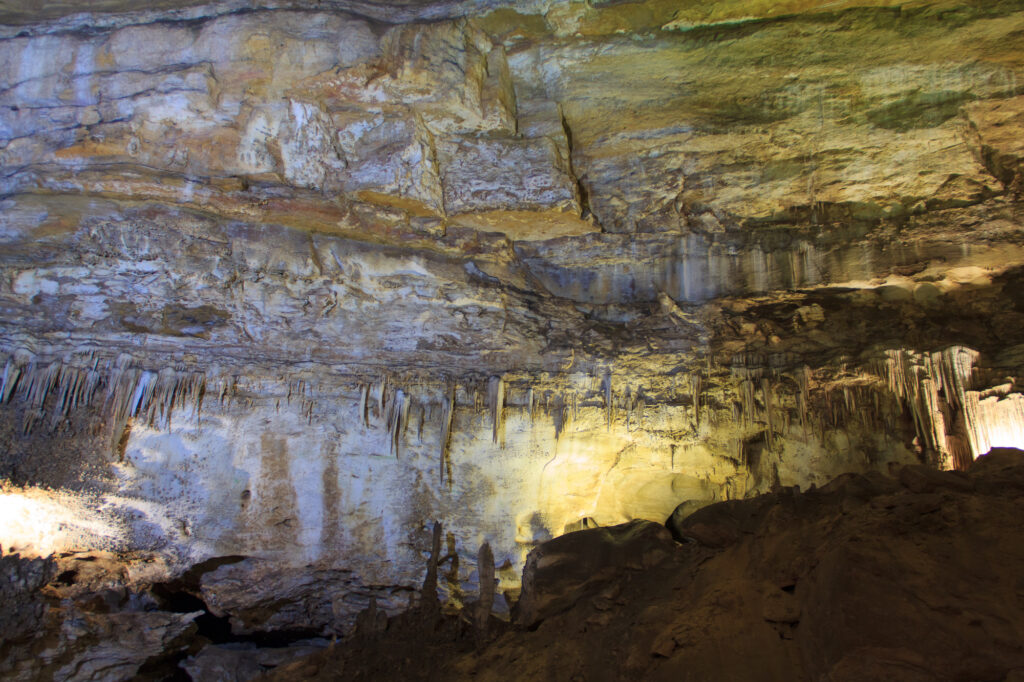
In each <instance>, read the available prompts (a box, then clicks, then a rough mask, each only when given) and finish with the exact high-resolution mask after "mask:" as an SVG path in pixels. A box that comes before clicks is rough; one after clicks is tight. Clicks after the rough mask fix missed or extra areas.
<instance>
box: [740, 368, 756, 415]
mask: <svg viewBox="0 0 1024 682" xmlns="http://www.w3.org/2000/svg"><path fill="white" fill-rule="evenodd" d="M740 398H741V400H742V404H743V423H744V424H747V425H750V424H753V423H754V407H755V404H756V403H755V402H754V382H753V381H751V380H750V379H744V380H743V381H742V382H741V383H740Z"/></svg>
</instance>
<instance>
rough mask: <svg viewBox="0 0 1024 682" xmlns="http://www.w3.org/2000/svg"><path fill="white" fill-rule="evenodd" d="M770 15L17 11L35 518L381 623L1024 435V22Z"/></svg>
mask: <svg viewBox="0 0 1024 682" xmlns="http://www.w3.org/2000/svg"><path fill="white" fill-rule="evenodd" d="M766 7H767V4H765V3H754V2H749V1H746V0H734V1H730V2H723V3H714V4H713V6H708V5H707V4H706V3H703V4H702V3H683V5H680V4H679V3H677V2H672V3H669V2H664V1H662V0H646V1H644V2H631V3H625V4H616V3H576V2H558V3H526V2H516V3H499V2H491V1H490V0H486V1H485V0H473V1H467V2H459V3H456V2H418V1H417V2H401V1H399V2H392V3H372V4H366V3H354V2H343V1H341V0H339V1H337V2H333V1H332V2H326V1H325V2H320V3H315V4H310V3H304V2H298V1H295V2H292V1H286V0H282V1H280V2H278V1H276V0H275V1H274V2H269V1H266V2H264V1H263V0H260V1H259V2H248V1H247V0H227V1H225V2H213V3H207V4H197V3H191V2H184V1H181V2H179V1H177V0H167V1H166V2H163V1H160V2H153V3H149V4H148V5H147V8H145V9H140V8H138V7H136V6H134V5H133V6H132V7H128V6H127V5H126V4H125V3H121V2H119V1H118V0H104V1H103V2H98V3H94V4H92V5H90V8H91V11H90V12H86V13H77V14H72V13H71V9H72V7H71V5H70V4H68V3H64V2H61V1H59V0H52V1H51V0H46V2H43V3H41V4H38V6H37V7H36V9H35V12H36V13H35V14H33V13H31V12H29V11H28V10H26V9H25V8H23V7H21V6H17V7H15V6H14V4H12V3H4V2H0V20H2V21H5V22H7V23H6V24H4V25H2V26H0V367H2V368H3V369H2V374H0V477H2V478H3V488H2V489H0V504H2V505H3V506H2V508H0V512H2V513H0V517H2V518H3V521H0V524H3V525H0V544H3V545H4V549H5V550H9V549H10V548H11V547H13V548H14V549H16V550H20V551H22V552H24V553H26V554H32V553H34V554H41V555H45V554H49V553H51V552H57V553H60V552H68V551H74V550H81V549H84V548H87V549H93V550H105V551H112V552H113V551H117V552H129V553H140V554H139V555H140V556H141V555H144V556H147V557H159V561H157V560H155V559H154V562H153V563H152V564H151V565H150V564H146V565H148V566H150V568H148V569H146V571H148V572H147V573H146V575H147V576H149V579H151V580H152V581H172V580H176V579H182V576H184V575H186V573H188V571H189V570H190V568H192V567H194V566H197V565H203V563H204V562H206V561H208V560H219V559H222V558H225V557H234V558H237V559H238V561H236V562H235V563H232V564H224V565H222V566H221V567H220V568H218V569H217V570H215V571H211V572H208V573H206V574H204V576H203V580H202V584H201V586H200V585H198V584H197V585H194V586H192V588H194V589H193V592H195V595H199V594H202V595H203V596H202V598H203V599H207V600H208V603H207V606H208V607H209V608H210V609H211V610H216V612H217V613H218V614H221V615H222V616H223V617H225V618H229V619H230V620H231V622H232V624H233V625H234V627H235V628H236V629H237V630H238V632H239V634H241V633H250V634H251V633H257V632H261V631H265V630H273V629H279V628H283V627H286V625H287V626H288V627H291V626H295V627H297V628H307V629H310V630H313V631H317V632H341V631H344V629H345V628H346V627H348V626H349V625H350V624H351V623H353V622H354V619H355V616H356V614H357V613H358V612H359V611H361V610H362V609H363V608H364V607H366V605H367V604H368V603H369V600H370V599H371V598H372V599H376V600H377V603H379V604H380V605H381V608H383V609H385V610H387V611H388V612H390V613H394V612H395V611H396V610H397V609H400V608H402V607H404V606H405V605H406V604H407V603H408V599H407V597H408V595H409V594H410V593H411V591H413V590H414V589H416V588H417V587H418V586H419V584H420V583H421V581H422V574H423V571H424V566H425V562H426V557H427V554H428V552H429V549H430V542H431V534H430V532H429V530H428V529H429V528H431V527H432V525H433V522H434V521H435V520H440V521H442V522H443V524H444V528H445V531H446V534H445V537H444V553H443V556H444V557H446V558H445V560H444V561H443V562H442V565H441V566H440V568H439V584H440V587H441V590H442V592H443V598H444V599H445V600H446V601H447V603H448V604H450V605H452V606H458V605H461V604H462V603H463V601H464V598H465V595H466V594H475V593H476V582H477V580H478V578H477V576H478V571H477V570H476V566H475V563H476V552H477V548H479V547H480V546H481V545H482V544H483V542H485V541H486V542H488V543H489V546H490V547H491V548H492V550H493V555H494V560H495V565H496V567H497V568H496V577H497V580H498V583H499V585H498V591H499V593H500V592H509V598H510V599H512V598H514V596H515V595H514V593H515V591H516V590H517V589H518V580H519V574H520V571H521V569H522V567H523V565H524V562H525V560H526V557H527V556H528V554H529V552H530V551H531V550H532V549H533V548H534V547H536V546H537V545H538V544H539V543H541V542H544V541H546V540H549V539H551V538H555V537H557V536H559V535H562V534H563V533H564V532H566V531H567V530H571V529H577V528H582V527H587V526H589V525H592V524H595V525H600V526H612V525H617V524H622V523H627V522H630V521H634V520H646V521H652V522H655V523H658V524H660V523H663V522H664V521H665V519H666V518H668V517H669V516H670V515H672V514H673V511H674V510H676V509H677V508H680V505H681V504H684V503H685V504H686V505H687V506H686V507H685V509H686V511H687V513H689V512H691V511H695V510H697V509H700V508H701V507H704V506H707V505H709V504H712V503H715V502H721V501H728V500H735V499H738V498H743V497H747V496H750V495H752V494H755V493H761V492H768V491H771V490H779V489H781V488H784V487H791V486H804V487H806V486H809V485H811V484H814V485H823V484H825V483H826V482H828V481H829V480H831V479H832V478H833V477H835V476H837V475H840V474H844V473H862V474H867V473H870V472H886V471H888V470H889V468H890V466H902V465H905V464H923V465H927V466H930V467H932V468H958V469H964V468H966V467H967V466H969V465H970V463H971V461H972V460H973V458H974V457H976V456H978V455H979V454H981V453H984V452H987V451H988V450H989V449H990V448H992V447H999V446H1013V445H1017V444H1019V443H1020V442H1022V441H1024V397H1022V394H1021V392H1020V386H1019V383H1018V382H1017V379H1016V377H1017V376H1021V374H1022V371H1024V370H1022V368H1024V355H1022V353H1021V349H1022V348H1024V332H1022V330H1024V312H1022V311H1024V304H1022V303H1021V292H1022V291H1024V289H1022V287H1021V284H1022V275H1021V272H1022V269H1021V268H1022V265H1024V247H1022V246H1021V243H1022V242H1021V226H1022V221H1024V213H1022V204H1021V203H1020V197H1019V193H1020V188H1021V180H1020V178H1021V170H1020V159H1021V148H1020V140H1021V139H1022V134H1024V119H1022V116H1021V107H1022V103H1021V102H1022V97H1024V96H1022V94H1021V88H1022V87H1024V78H1021V79H1018V75H1024V74H1022V70H1024V54H1022V53H1021V51H1020V49H1019V47H1018V46H1017V42H1018V41H1016V40H1015V37H1016V36H1017V35H1018V34H1019V32H1020V30H1021V28H1022V27H1024V12H1022V11H1021V9H1020V8H1019V7H1018V6H1017V5H1015V4H1014V3H968V2H957V1H955V0H927V1H924V0H922V1H921V2H914V3H909V4H908V3H902V4H901V5H900V6H895V5H892V4H891V3H886V2H882V1H879V2H868V3H864V2H858V3H847V2H841V3H835V2H829V3H822V2H811V1H806V0H793V1H791V2H787V3H775V4H773V5H772V7H771V8H768V9H766ZM80 9H81V8H78V7H77V6H75V10H76V11H78V10H80ZM1018 80H1020V82H1021V84H1022V85H1021V86H1018ZM919 473H920V472H919ZM908 475H916V474H908ZM919 478H921V481H919V483H920V485H922V486H932V485H934V484H935V481H934V480H933V479H930V478H926V477H925V475H924V474H921V476H920V477H919ZM950 480H952V479H950ZM679 516H682V514H680V515H679ZM679 521H680V522H684V521H683V519H679ZM719 531H721V528H719V529H718V530H716V531H715V532H719ZM724 532H725V531H721V532H720V533H719V535H721V534H722V533H724ZM730 532H731V531H730ZM709 537H710V536H709ZM137 565H139V566H141V565H143V564H141V563H139V564H137ZM140 570H141V569H140ZM318 581H325V583H326V584H328V585H329V588H327V593H329V599H327V600H324V601H321V602H316V600H315V598H314V597H313V596H312V590H313V588H312V586H313V585H315V584H319V582H318ZM260 585H262V587H260ZM192 588H190V589H192ZM200 588H201V589H200ZM280 594H285V595H288V599H289V600H290V603H291V606H289V609H291V610H288V609H285V610H283V611H282V612H281V613H283V614H287V615H279V616H277V618H278V620H274V619H273V616H272V615H271V613H270V612H271V611H272V610H274V609H271V606H270V605H272V604H273V600H274V599H276V598H277V596H278V595H280ZM195 595H194V596H195ZM196 598H199V597H196ZM215 600H220V601H219V602H218V603H219V604H220V605H221V606H215V605H214V603H213V602H214V601H215ZM504 603H505V601H504V600H502V599H498V600H497V601H496V604H497V608H501V605H502V604H504ZM217 609H219V610H217ZM292 620H295V621H303V622H301V623H298V622H295V623H286V621H292ZM179 626H181V627H185V624H184V621H181V622H179V621H174V623H171V624H169V625H168V626H167V628H168V629H167V632H168V633H169V634H168V637H170V638H171V639H173V636H172V635H173V633H172V630H173V631H174V632H177V631H178V629H179ZM111 627H113V626H111Z"/></svg>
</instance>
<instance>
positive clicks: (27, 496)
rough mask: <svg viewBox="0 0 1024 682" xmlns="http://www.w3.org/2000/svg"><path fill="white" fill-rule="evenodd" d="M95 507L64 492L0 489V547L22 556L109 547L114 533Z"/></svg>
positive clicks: (40, 489)
mask: <svg viewBox="0 0 1024 682" xmlns="http://www.w3.org/2000/svg"><path fill="white" fill-rule="evenodd" d="M97 507H98V503H97V502H95V501H94V502H93V503H92V504H90V503H89V500H87V499H86V498H85V497H84V496H80V495H76V494H74V493H70V492H66V491H54V490H44V489H42V488H16V487H13V486H3V487H0V546H2V547H3V550H4V552H5V553H13V552H19V553H21V554H22V555H23V556H47V555H49V554H53V553H57V552H71V551H79V550H88V549H100V548H106V547H109V546H111V545H113V544H114V541H115V538H116V536H117V535H118V532H117V530H116V528H115V527H114V526H113V525H112V524H111V523H110V522H109V521H108V520H107V519H105V518H103V515H102V514H101V512H99V511H97Z"/></svg>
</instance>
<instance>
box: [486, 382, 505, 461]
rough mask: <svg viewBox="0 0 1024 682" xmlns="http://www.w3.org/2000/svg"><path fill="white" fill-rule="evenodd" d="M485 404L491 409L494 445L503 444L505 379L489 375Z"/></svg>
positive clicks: (502, 445)
mask: <svg viewBox="0 0 1024 682" xmlns="http://www.w3.org/2000/svg"><path fill="white" fill-rule="evenodd" d="M487 404H488V407H489V408H490V410H491V423H492V430H491V437H492V440H493V442H494V443H495V444H496V445H501V447H504V446H505V380H504V379H503V378H502V377H491V379H490V381H489V382H488V383H487Z"/></svg>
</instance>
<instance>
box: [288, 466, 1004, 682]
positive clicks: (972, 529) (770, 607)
mask: <svg viewBox="0 0 1024 682" xmlns="http://www.w3.org/2000/svg"><path fill="white" fill-rule="evenodd" d="M924 472H927V473H924ZM1022 493H1024V453H1022V452H1020V451H1012V452H1003V453H998V454H992V455H989V456H986V457H984V458H982V459H981V460H979V461H978V463H977V464H975V465H974V466H973V467H972V468H971V470H970V472H969V473H968V474H967V475H963V474H962V473H960V472H937V471H935V470H934V469H928V468H923V467H921V468H915V467H906V468H904V469H903V470H902V471H901V472H900V476H899V480H897V479H893V478H889V477H886V476H883V475H880V474H870V475H860V474H848V475H846V476H842V477H840V478H837V479H835V480H834V481H833V482H831V483H830V484H828V485H827V486H824V487H822V488H819V489H817V490H813V491H807V492H804V493H801V492H798V491H796V490H794V489H788V490H783V491H780V492H778V493H774V494H769V495H765V496H762V497H757V498H754V499H747V500H735V501H729V502H722V503H719V504H716V505H713V506H710V507H706V508H705V509H703V510H702V511H700V512H698V513H697V514H694V515H693V516H692V517H690V520H689V521H687V522H684V523H683V524H681V526H680V528H679V529H678V530H679V537H681V538H682V539H684V540H685V542H684V543H683V544H677V543H674V542H673V541H672V539H671V537H669V534H668V532H667V531H666V530H665V528H663V527H660V526H657V525H655V524H652V523H648V522H643V521H637V522H634V523H633V524H629V525H627V526H619V527H616V528H610V529H604V528H600V529H592V530H585V531H582V532H579V533H572V534H570V535H565V536H563V537H561V538H557V539H555V540H552V541H550V542H548V543H545V544H543V545H541V546H540V547H539V548H538V549H537V550H535V553H534V554H532V555H531V558H530V560H529V562H528V568H527V570H526V572H525V573H524V576H523V601H522V602H520V603H521V604H523V603H524V602H525V603H526V604H527V607H526V608H525V609H522V610H519V611H518V613H517V614H516V623H515V627H513V628H509V629H507V630H506V631H505V632H504V633H503V634H501V635H500V636H497V637H496V638H495V639H494V640H492V641H491V642H490V643H489V645H488V646H487V647H486V648H484V649H482V650H474V648H473V645H472V642H471V640H470V639H469V638H468V637H467V635H466V633H465V632H462V633H460V632H459V630H458V628H457V627H452V625H451V624H450V623H447V624H446V625H447V626H448V629H447V630H446V629H445V628H444V627H440V626H439V627H436V628H425V627H422V626H421V627H419V628H418V629H417V628H415V627H414V626H413V625H412V622H411V618H410V617H409V615H408V614H407V615H405V616H402V617H400V618H398V619H393V621H392V623H390V624H389V628H388V631H387V632H386V633H385V634H384V635H382V636H378V637H376V638H370V639H363V640H353V641H350V642H348V643H346V644H345V645H340V646H338V647H336V648H333V649H329V650H327V651H324V652H320V653H317V654H314V655H313V656H311V657H309V658H307V659H305V660H302V661H299V662H295V663H292V664H290V665H288V666H285V667H282V668H280V669H279V670H276V671H274V673H273V674H272V675H270V676H269V678H270V679H276V680H288V679H296V678H303V679H317V680H334V679H353V680H359V679H375V678H380V677H382V676H385V677H386V676H389V675H396V676H398V677H401V678H402V679H441V680H461V679H467V680H470V679H471V680H506V679H509V677H510V675H513V676H515V677H516V678H520V679H541V680H564V679H573V678H577V679H586V680H624V679H643V680H709V679H716V680H717V679H737V680H836V681H839V680H849V681H851V682H852V681H854V680H960V679H991V680H1004V679H1005V680H1013V679H1015V677H1016V676H1018V675H1020V674H1021V671H1022V670H1024V651H1022V650H1021V646H1020V642H1021V635H1022V629H1024V617H1022V613H1024V612H1022V610H1021V608H1020V606H1021V604H1020V602H1021V594H1020V573H1021V570H1022V569H1024V544H1022V543H1021V541H1020V534H1021V532H1022V531H1024V527H1022V519H1024V516H1022V515H1021V512H1022V511H1024V508H1022V507H1024V496H1022ZM424 660H433V661H444V662H443V663H438V664H435V665H434V666H424V665H423V661H424Z"/></svg>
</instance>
